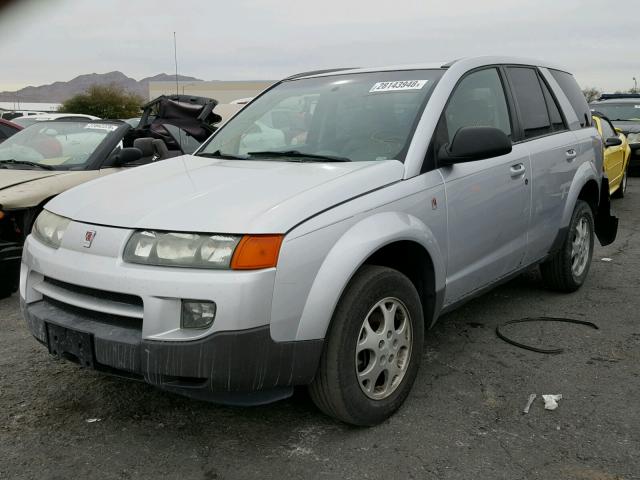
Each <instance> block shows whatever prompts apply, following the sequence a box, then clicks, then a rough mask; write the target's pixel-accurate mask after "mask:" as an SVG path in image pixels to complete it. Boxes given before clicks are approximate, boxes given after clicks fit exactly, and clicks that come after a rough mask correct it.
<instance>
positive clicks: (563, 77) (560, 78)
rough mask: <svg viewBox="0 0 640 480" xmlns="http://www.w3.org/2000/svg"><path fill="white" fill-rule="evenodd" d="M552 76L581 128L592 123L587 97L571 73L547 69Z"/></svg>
mask: <svg viewBox="0 0 640 480" xmlns="http://www.w3.org/2000/svg"><path fill="white" fill-rule="evenodd" d="M549 71H550V72H551V75H553V78H555V80H556V82H558V85H560V88H561V89H562V91H563V92H564V94H565V95H566V96H567V98H568V99H569V103H570V104H571V107H573V110H574V111H575V112H576V115H577V116H578V121H579V122H580V126H581V127H582V128H586V127H590V126H591V125H592V120H591V111H590V110H589V104H588V103H587V99H586V98H584V95H583V94H582V90H581V89H580V86H579V85H578V82H576V79H575V78H573V75H571V74H570V73H567V72H561V71H560V70H549Z"/></svg>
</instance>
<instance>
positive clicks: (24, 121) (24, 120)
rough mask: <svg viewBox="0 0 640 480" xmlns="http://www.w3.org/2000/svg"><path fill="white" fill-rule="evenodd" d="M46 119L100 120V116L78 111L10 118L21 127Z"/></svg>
mask: <svg viewBox="0 0 640 480" xmlns="http://www.w3.org/2000/svg"><path fill="white" fill-rule="evenodd" d="M48 120H100V117H94V116H93V115H84V114H80V113H44V114H38V115H25V116H22V117H17V118H14V119H13V120H11V121H12V122H13V123H17V124H18V125H20V126H21V127H28V126H29V125H33V124H34V123H36V122H46V121H48Z"/></svg>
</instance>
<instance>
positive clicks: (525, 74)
mask: <svg viewBox="0 0 640 480" xmlns="http://www.w3.org/2000/svg"><path fill="white" fill-rule="evenodd" d="M507 72H508V74H509V79H510V80H511V85H512V87H513V95H514V97H515V100H516V103H517V105H518V110H519V112H520V117H521V118H520V121H521V124H522V129H523V134H524V138H525V139H527V140H528V139H531V138H535V137H540V136H542V135H548V134H550V133H552V132H553V127H552V126H551V121H550V119H549V113H548V112H547V106H546V102H545V98H544V94H543V92H542V87H541V86H540V80H538V74H537V73H536V71H535V70H534V69H533V68H528V67H509V68H507Z"/></svg>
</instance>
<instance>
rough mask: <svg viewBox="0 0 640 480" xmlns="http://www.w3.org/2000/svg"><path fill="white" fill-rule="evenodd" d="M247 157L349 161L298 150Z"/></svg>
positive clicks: (257, 153)
mask: <svg viewBox="0 0 640 480" xmlns="http://www.w3.org/2000/svg"><path fill="white" fill-rule="evenodd" d="M249 155H251V156H253V157H255V156H261V157H262V156H264V157H287V158H300V159H303V158H306V159H309V160H310V161H312V162H350V161H351V159H350V158H347V157H336V156H333V155H317V154H315V153H304V152H301V151H299V150H284V151H281V150H280V151H279V150H274V151H270V150H265V151H261V152H249Z"/></svg>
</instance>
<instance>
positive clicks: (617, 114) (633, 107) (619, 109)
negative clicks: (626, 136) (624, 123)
mask: <svg viewBox="0 0 640 480" xmlns="http://www.w3.org/2000/svg"><path fill="white" fill-rule="evenodd" d="M593 109H594V110H597V111H598V112H601V113H602V114H603V115H604V116H605V117H608V118H609V120H611V121H614V122H615V121H619V120H629V121H634V122H640V99H638V103H637V104H634V103H599V104H596V105H593Z"/></svg>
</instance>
